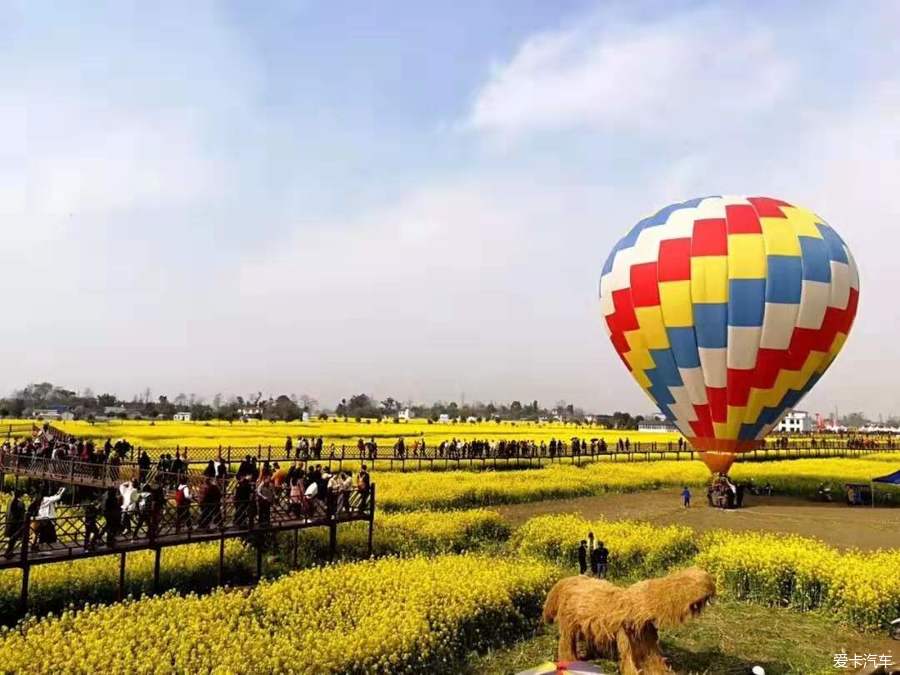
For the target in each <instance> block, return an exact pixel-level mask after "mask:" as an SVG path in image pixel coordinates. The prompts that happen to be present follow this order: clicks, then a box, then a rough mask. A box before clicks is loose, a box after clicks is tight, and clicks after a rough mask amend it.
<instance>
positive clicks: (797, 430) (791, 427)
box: [775, 410, 812, 434]
mask: <svg viewBox="0 0 900 675" xmlns="http://www.w3.org/2000/svg"><path fill="white" fill-rule="evenodd" d="M775 431H776V432H778V433H779V434H805V433H808V432H810V431H812V416H811V415H810V414H809V413H808V412H806V411H805V410H789V411H787V412H786V413H785V415H784V417H782V418H781V421H780V422H779V423H778V426H777V427H775Z"/></svg>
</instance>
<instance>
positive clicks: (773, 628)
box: [465, 600, 900, 675]
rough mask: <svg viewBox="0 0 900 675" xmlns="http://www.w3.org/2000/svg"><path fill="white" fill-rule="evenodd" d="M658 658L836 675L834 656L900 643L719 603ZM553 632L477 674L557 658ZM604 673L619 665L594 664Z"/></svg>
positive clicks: (820, 621) (675, 635)
mask: <svg viewBox="0 0 900 675" xmlns="http://www.w3.org/2000/svg"><path fill="white" fill-rule="evenodd" d="M662 642H663V652H664V653H665V654H666V656H667V657H668V658H669V660H670V663H671V665H672V667H673V668H674V669H675V671H676V672H678V673H709V674H713V673H715V674H716V675H728V674H731V673H734V674H735V675H736V674H738V673H748V672H749V671H750V668H751V667H752V666H754V665H761V666H762V667H763V668H765V670H766V674H767V675H787V674H795V673H796V674H797V675H801V674H802V675H815V674H817V673H834V672H838V671H835V669H834V661H833V655H834V653H835V652H838V651H840V650H842V649H843V650H846V652H847V653H848V654H850V655H853V654H854V653H859V654H866V653H877V654H886V653H890V652H891V651H893V653H894V655H895V656H894V658H895V660H896V659H900V654H897V652H898V651H900V650H898V649H897V645H898V643H897V642H895V641H893V640H890V639H888V638H887V636H886V635H884V634H877V633H860V632H857V631H854V630H852V629H850V628H847V627H845V626H842V625H841V624H839V623H838V622H837V621H834V620H832V619H829V618H828V617H827V616H824V615H822V614H819V613H809V612H807V613H800V612H795V611H792V610H789V609H777V608H768V607H759V606H756V605H752V604H748V603H742V602H737V601H721V600H720V601H717V602H716V603H715V604H714V605H712V606H711V607H709V608H708V609H707V611H706V612H704V614H703V615H702V616H701V617H700V618H699V619H697V620H695V621H693V622H691V623H688V624H686V625H684V626H681V627H680V628H678V629H676V630H670V631H665V632H663V634H662ZM556 645H557V632H556V627H555V626H543V627H541V628H539V629H538V631H537V632H536V633H535V634H534V635H532V636H531V637H530V638H529V639H527V640H522V641H520V642H517V643H515V644H514V645H512V646H510V647H507V648H503V649H496V650H492V651H489V652H487V653H486V654H484V655H473V656H471V657H470V659H469V661H468V670H467V671H465V672H467V673H470V674H471V675H474V674H475V673H478V674H479V675H508V674H512V673H516V672H518V671H520V670H525V669H526V668H529V667H532V666H535V665H537V664H539V663H541V662H543V661H547V660H549V659H554V658H555V656H556ZM596 663H597V664H599V665H600V666H601V667H602V668H603V669H604V671H605V672H608V673H615V672H616V664H615V663H613V662H610V661H597V662H596Z"/></svg>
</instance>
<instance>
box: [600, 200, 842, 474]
mask: <svg viewBox="0 0 900 675" xmlns="http://www.w3.org/2000/svg"><path fill="white" fill-rule="evenodd" d="M858 301H859V274H858V271H857V268H856V263H855V262H854V260H853V256H852V255H851V254H850V250H849V249H848V248H847V245H846V244H845V243H844V241H843V240H842V239H841V238H840V236H839V235H838V234H837V232H835V231H834V229H832V228H831V227H830V226H829V225H828V224H827V223H826V222H825V221H824V220H823V219H821V218H819V217H818V216H816V215H815V214H814V213H812V212H811V211H807V210H806V209H803V208H800V207H797V206H792V205H791V204H788V203H787V202H783V201H780V200H778V199H771V198H768V197H703V198H699V199H691V200H689V201H685V202H681V203H677V204H671V205H669V206H667V207H665V208H664V209H661V210H660V211H658V212H657V213H656V214H654V215H652V216H650V217H649V218H645V219H644V220H642V221H640V222H639V223H638V224H637V225H635V226H634V227H633V228H632V229H631V231H630V232H628V234H626V235H625V236H624V237H623V238H622V239H621V240H619V242H618V243H617V244H616V245H615V247H614V248H613V250H612V252H611V253H610V255H609V258H608V259H607V261H606V264H605V265H604V266H603V273H602V276H601V279H600V304H601V307H602V311H603V316H604V318H605V324H606V327H607V330H608V332H609V336H610V339H611V340H612V343H613V346H614V347H615V349H616V351H617V352H618V354H619V356H620V357H621V358H622V361H623V362H624V363H625V365H626V367H627V368H628V370H629V371H631V374H632V375H633V376H634V378H635V379H636V380H637V381H638V384H640V386H641V387H642V388H643V389H644V391H646V392H647V394H648V395H649V396H650V398H651V399H652V400H653V401H654V402H655V403H656V404H657V406H659V409H660V410H661V411H662V412H663V413H664V414H665V415H666V417H668V418H669V419H670V420H671V421H672V422H673V423H674V424H675V426H676V427H677V428H678V429H679V431H681V433H682V434H683V435H684V436H685V437H686V438H687V439H688V440H689V441H690V442H691V444H692V445H693V446H694V447H695V448H696V449H697V450H699V451H700V452H701V453H702V454H701V456H702V457H703V460H704V462H706V464H707V466H708V467H709V468H710V470H712V471H714V472H723V473H724V472H726V471H728V469H729V468H730V467H731V464H732V462H733V461H734V459H735V455H736V454H737V453H741V452H746V451H748V450H752V449H754V448H756V447H758V446H759V445H760V444H761V442H762V439H764V438H765V436H766V434H768V433H769V432H770V431H771V430H772V429H773V428H774V427H775V426H776V425H777V424H778V422H779V421H780V419H781V417H782V416H783V415H784V413H785V412H786V411H788V410H789V409H791V408H793V407H795V406H796V405H797V403H798V402H799V401H800V399H801V398H803V396H804V395H805V394H806V392H808V391H809V390H810V389H811V388H812V387H813V386H814V385H815V383H816V382H817V381H818V380H819V378H820V377H821V376H822V374H823V373H824V372H825V370H826V368H828V366H829V365H830V364H831V362H832V361H833V360H834V357H835V356H837V353H838V352H839V351H840V349H841V347H842V346H843V344H844V341H845V340H846V338H847V334H848V333H849V331H850V327H851V325H852V324H853V319H854V317H855V315H856V308H857V303H858Z"/></svg>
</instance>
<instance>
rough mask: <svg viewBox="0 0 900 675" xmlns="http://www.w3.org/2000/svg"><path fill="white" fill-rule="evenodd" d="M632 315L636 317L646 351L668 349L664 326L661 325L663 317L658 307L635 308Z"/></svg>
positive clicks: (667, 337) (667, 338)
mask: <svg viewBox="0 0 900 675" xmlns="http://www.w3.org/2000/svg"><path fill="white" fill-rule="evenodd" d="M634 315H635V316H636V317H637V320H638V325H639V326H640V331H641V333H642V334H643V336H644V345H645V348H646V349H668V348H669V336H668V335H667V334H666V326H665V324H664V323H663V315H662V311H661V310H660V308H659V306H655V307H635V309H634Z"/></svg>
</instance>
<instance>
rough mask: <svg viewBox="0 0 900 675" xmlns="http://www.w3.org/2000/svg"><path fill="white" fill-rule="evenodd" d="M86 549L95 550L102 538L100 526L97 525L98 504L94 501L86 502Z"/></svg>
mask: <svg viewBox="0 0 900 675" xmlns="http://www.w3.org/2000/svg"><path fill="white" fill-rule="evenodd" d="M83 508H84V550H85V551H93V550H94V549H95V548H97V541H98V540H99V538H100V528H99V527H98V526H97V505H96V504H95V503H94V502H93V501H90V500H89V501H87V502H85V503H84V507H83Z"/></svg>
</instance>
